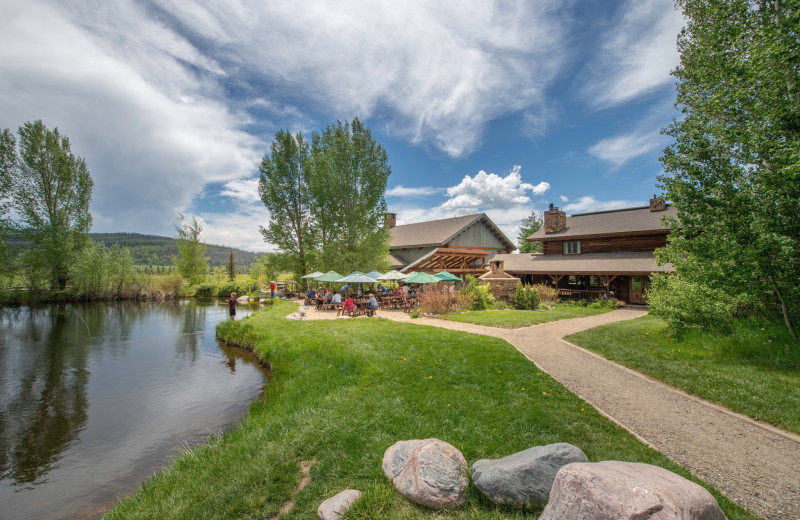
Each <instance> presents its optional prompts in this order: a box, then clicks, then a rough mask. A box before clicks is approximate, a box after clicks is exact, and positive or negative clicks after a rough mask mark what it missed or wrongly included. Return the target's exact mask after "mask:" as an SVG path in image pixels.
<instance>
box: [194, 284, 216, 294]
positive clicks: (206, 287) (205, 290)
mask: <svg viewBox="0 0 800 520" xmlns="http://www.w3.org/2000/svg"><path fill="white" fill-rule="evenodd" d="M216 289H217V287H216V286H215V285H214V284H213V283H201V284H200V285H198V286H197V287H195V289H194V295H195V296H200V297H206V296H208V297H210V296H214V293H215V292H216Z"/></svg>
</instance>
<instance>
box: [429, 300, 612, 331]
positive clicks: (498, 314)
mask: <svg viewBox="0 0 800 520" xmlns="http://www.w3.org/2000/svg"><path fill="white" fill-rule="evenodd" d="M609 311H611V309H590V308H588V307H576V306H569V305H563V306H562V305H559V306H556V307H553V308H552V309H548V308H545V307H542V308H540V309H536V310H535V311H517V310H503V311H467V312H459V313H457V314H449V315H445V316H440V317H441V318H443V319H445V320H450V321H460V322H463V323H474V324H475V325H486V326H489V327H501V328H504V329H516V328H519V327H527V326H529V325H537V324H539V323H545V322H548V321H555V320H564V319H567V318H582V317H584V316H594V315H596V314H603V313H604V312H609Z"/></svg>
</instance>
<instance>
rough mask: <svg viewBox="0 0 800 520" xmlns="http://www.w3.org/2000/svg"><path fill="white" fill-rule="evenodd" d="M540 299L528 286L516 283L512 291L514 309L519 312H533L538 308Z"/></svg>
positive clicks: (533, 289)
mask: <svg viewBox="0 0 800 520" xmlns="http://www.w3.org/2000/svg"><path fill="white" fill-rule="evenodd" d="M540 302H541V299H540V298H539V291H537V290H536V288H534V287H531V286H530V285H523V284H522V283H518V284H517V287H516V289H515V291H514V308H516V309H518V310H521V311H533V310H536V309H537V308H538V307H539V303H540Z"/></svg>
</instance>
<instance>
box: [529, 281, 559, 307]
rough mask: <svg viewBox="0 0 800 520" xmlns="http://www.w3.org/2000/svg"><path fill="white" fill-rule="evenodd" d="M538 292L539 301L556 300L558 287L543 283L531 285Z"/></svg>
mask: <svg viewBox="0 0 800 520" xmlns="http://www.w3.org/2000/svg"><path fill="white" fill-rule="evenodd" d="M532 287H533V288H534V289H536V292H538V293H539V301H540V302H545V303H557V302H558V289H556V288H555V287H551V286H549V285H547V284H544V283H539V284H536V285H533V286H532Z"/></svg>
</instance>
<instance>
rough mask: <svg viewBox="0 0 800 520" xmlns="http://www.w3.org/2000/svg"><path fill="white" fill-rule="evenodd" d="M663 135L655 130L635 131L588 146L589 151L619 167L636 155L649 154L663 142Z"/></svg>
mask: <svg viewBox="0 0 800 520" xmlns="http://www.w3.org/2000/svg"><path fill="white" fill-rule="evenodd" d="M663 140H664V137H663V136H661V135H660V134H659V133H657V132H653V133H649V134H640V133H637V132H634V133H631V134H625V135H618V136H615V137H608V138H606V139H603V140H601V141H599V142H597V143H596V144H594V145H592V146H591V147H590V148H589V153H590V154H591V155H593V156H594V157H597V158H598V159H600V160H603V161H606V162H608V163H609V164H611V166H613V167H614V168H619V167H621V166H622V165H623V164H625V163H626V162H628V161H630V160H631V159H634V158H636V157H639V156H642V155H646V154H649V153H650V152H652V151H653V150H655V149H656V148H658V146H659V145H660V144H661V143H662V142H663Z"/></svg>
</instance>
